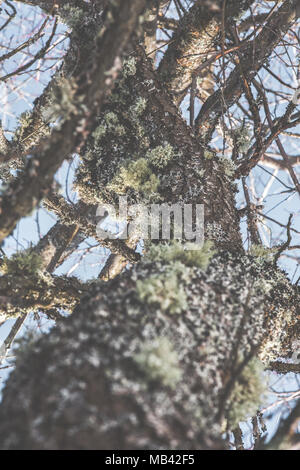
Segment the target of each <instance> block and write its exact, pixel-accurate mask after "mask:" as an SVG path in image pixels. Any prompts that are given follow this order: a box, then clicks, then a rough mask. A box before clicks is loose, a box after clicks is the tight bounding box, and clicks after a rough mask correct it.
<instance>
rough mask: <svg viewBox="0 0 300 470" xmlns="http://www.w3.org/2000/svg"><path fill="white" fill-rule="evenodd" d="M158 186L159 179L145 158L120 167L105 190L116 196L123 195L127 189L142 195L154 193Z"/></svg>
mask: <svg viewBox="0 0 300 470" xmlns="http://www.w3.org/2000/svg"><path fill="white" fill-rule="evenodd" d="M158 185H159V179H158V177H157V176H156V175H154V173H152V170H151V168H150V167H149V165H148V162H147V160H146V159H145V158H139V159H138V160H136V161H130V162H129V163H128V164H127V165H126V166H123V167H121V169H120V170H119V173H118V174H117V175H116V176H115V177H114V178H113V180H112V181H111V182H110V183H109V184H108V186H107V188H108V189H109V190H110V191H114V192H116V193H117V194H125V193H126V190H127V189H128V188H132V189H134V190H136V191H140V192H142V193H143V194H149V193H155V191H156V190H157V188H158Z"/></svg>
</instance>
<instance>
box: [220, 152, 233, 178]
mask: <svg viewBox="0 0 300 470" xmlns="http://www.w3.org/2000/svg"><path fill="white" fill-rule="evenodd" d="M218 161H219V162H220V163H221V165H222V167H223V170H224V174H225V175H226V176H227V177H228V178H231V177H232V176H234V174H235V172H236V165H235V163H234V162H233V161H232V160H230V159H229V158H226V157H219V158H218Z"/></svg>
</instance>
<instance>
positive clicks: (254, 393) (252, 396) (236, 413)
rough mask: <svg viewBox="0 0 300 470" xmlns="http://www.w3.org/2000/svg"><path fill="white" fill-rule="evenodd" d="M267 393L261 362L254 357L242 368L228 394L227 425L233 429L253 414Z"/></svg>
mask: <svg viewBox="0 0 300 470" xmlns="http://www.w3.org/2000/svg"><path fill="white" fill-rule="evenodd" d="M266 393H267V383H266V379H265V378H264V376H263V365H262V363H261V362H260V361H259V360H258V359H256V358H254V359H252V360H251V361H250V362H249V364H248V365H247V366H246V367H245V368H244V370H243V372H242V373H241V375H240V377H239V378H238V380H237V381H236V383H235V385H234V388H233V391H232V393H231V396H230V406H229V409H228V412H227V419H228V427H229V428H230V429H234V428H235V427H236V426H237V425H238V423H239V422H241V421H245V420H246V419H247V418H250V417H251V416H254V415H255V413H256V412H257V411H258V409H259V406H260V405H261V404H262V401H263V399H264V395H265V394H266Z"/></svg>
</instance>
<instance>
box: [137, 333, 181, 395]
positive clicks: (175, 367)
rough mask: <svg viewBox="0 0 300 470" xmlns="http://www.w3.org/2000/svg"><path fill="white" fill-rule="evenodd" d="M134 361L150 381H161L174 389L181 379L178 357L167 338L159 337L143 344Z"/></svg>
mask: <svg viewBox="0 0 300 470" xmlns="http://www.w3.org/2000/svg"><path fill="white" fill-rule="evenodd" d="M134 360H135V362H136V363H137V364H138V365H139V367H140V369H141V370H142V372H143V373H144V374H145V375H146V377H147V379H148V380H149V381H152V380H154V381H159V382H161V383H162V384H163V385H165V386H167V387H171V388H174V387H175V386H176V384H177V383H178V382H179V380H180V379H181V376H182V371H181V369H180V366H179V360H178V355H177V353H176V351H175V350H174V349H173V346H172V343H171V342H170V340H169V339H168V338H166V337H158V338H156V339H154V340H153V341H148V342H146V343H145V344H143V345H142V347H141V350H140V352H139V353H137V354H136V355H135V357H134Z"/></svg>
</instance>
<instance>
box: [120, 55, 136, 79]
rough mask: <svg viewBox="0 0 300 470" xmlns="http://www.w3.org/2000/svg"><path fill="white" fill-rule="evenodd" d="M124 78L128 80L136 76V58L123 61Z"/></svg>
mask: <svg viewBox="0 0 300 470" xmlns="http://www.w3.org/2000/svg"><path fill="white" fill-rule="evenodd" d="M122 73H123V77H124V78H127V77H130V76H133V75H135V74H136V58H135V57H132V56H130V57H128V58H127V59H125V60H124V61H123V71H122Z"/></svg>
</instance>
